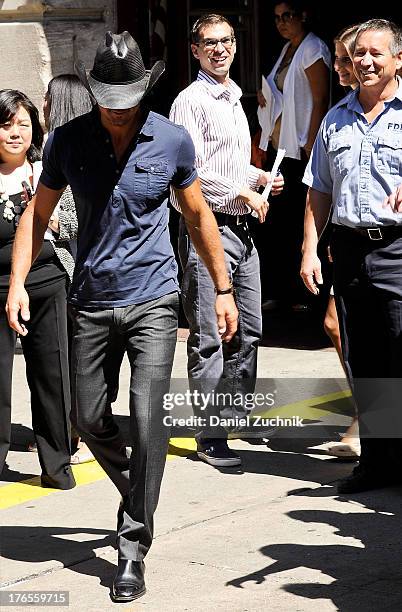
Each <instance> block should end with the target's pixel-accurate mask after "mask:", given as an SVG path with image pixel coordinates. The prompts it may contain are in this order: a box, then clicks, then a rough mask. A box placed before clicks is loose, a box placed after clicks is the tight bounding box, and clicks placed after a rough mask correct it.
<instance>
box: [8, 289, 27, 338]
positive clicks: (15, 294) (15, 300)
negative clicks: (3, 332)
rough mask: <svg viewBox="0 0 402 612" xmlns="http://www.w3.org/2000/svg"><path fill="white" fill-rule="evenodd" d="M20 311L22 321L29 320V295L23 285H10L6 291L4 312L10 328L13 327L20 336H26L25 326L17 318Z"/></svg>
mask: <svg viewBox="0 0 402 612" xmlns="http://www.w3.org/2000/svg"><path fill="white" fill-rule="evenodd" d="M20 312H21V318H22V319H23V321H29V319H30V314H29V297H28V293H27V292H26V290H25V287H24V286H23V285H22V286H17V287H15V286H13V285H11V286H10V290H9V292H8V297H7V304H6V313H7V317H8V324H9V325H10V327H11V328H12V329H14V330H15V331H16V332H17V333H18V334H20V335H21V336H26V335H27V333H28V330H27V328H26V327H25V325H24V324H23V323H20V322H19V320H18V315H19V313H20Z"/></svg>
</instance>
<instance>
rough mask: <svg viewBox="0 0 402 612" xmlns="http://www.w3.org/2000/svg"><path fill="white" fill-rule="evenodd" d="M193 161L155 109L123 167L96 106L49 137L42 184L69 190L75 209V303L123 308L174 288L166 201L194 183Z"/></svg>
mask: <svg viewBox="0 0 402 612" xmlns="http://www.w3.org/2000/svg"><path fill="white" fill-rule="evenodd" d="M194 159H195V153H194V145H193V142H192V140H191V138H190V136H189V134H188V132H187V131H186V130H185V129H184V128H183V127H182V126H178V125H175V124H174V123H172V122H171V121H169V120H168V119H166V118H165V117H162V116H161V115H157V114H156V113H153V112H150V113H149V114H148V116H147V118H146V120H145V123H144V124H143V127H142V128H141V130H140V132H139V133H138V135H137V136H136V138H135V139H134V141H133V142H132V143H131V146H130V147H129V150H128V155H127V156H126V158H125V159H124V160H123V161H122V162H121V163H120V165H119V164H118V163H117V160H116V158H115V155H114V151H113V146H112V143H111V139H110V135H109V133H108V132H107V131H106V130H105V129H104V128H103V126H102V124H101V122H100V117H99V111H98V109H97V107H95V108H94V109H93V110H92V111H91V112H90V113H88V114H86V115H82V116H81V117H77V118H76V119H74V120H73V121H70V122H69V123H66V124H65V125H63V126H61V127H59V128H57V129H56V130H55V131H54V132H53V133H51V134H50V135H49V138H48V141H47V143H46V146H45V150H44V156H43V172H42V175H41V178H40V181H41V183H43V185H45V186H46V187H48V188H50V189H55V190H56V189H61V188H63V187H65V186H66V185H70V186H71V189H72V192H73V195H74V200H75V204H76V208H77V216H78V245H77V246H78V248H77V259H76V266H75V271H74V277H73V281H72V286H71V290H70V296H69V301H70V302H71V303H72V304H74V305H76V306H78V307H79V308H83V309H85V308H87V309H97V308H111V307H117V306H128V305H130V304H140V303H142V302H146V301H149V300H153V299H156V298H158V297H161V296H163V295H166V294H168V293H172V292H174V291H178V283H177V264H176V260H175V257H174V254H173V249H172V245H171V243H170V237H169V229H168V220H169V211H168V206H167V200H168V195H169V186H170V185H173V187H177V188H184V187H187V186H189V185H191V183H193V181H194V180H195V179H196V178H197V172H196V170H195V166H194Z"/></svg>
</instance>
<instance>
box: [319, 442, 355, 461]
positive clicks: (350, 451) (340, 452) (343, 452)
mask: <svg viewBox="0 0 402 612" xmlns="http://www.w3.org/2000/svg"><path fill="white" fill-rule="evenodd" d="M323 450H324V452H325V453H326V454H327V455H330V456H331V457H339V458H340V459H357V458H358V457H360V445H352V444H347V443H346V442H329V443H328V445H327V447H326V448H323Z"/></svg>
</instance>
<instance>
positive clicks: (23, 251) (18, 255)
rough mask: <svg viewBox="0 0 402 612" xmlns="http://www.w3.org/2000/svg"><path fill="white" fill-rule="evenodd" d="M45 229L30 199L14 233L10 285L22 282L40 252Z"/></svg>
mask: <svg viewBox="0 0 402 612" xmlns="http://www.w3.org/2000/svg"><path fill="white" fill-rule="evenodd" d="M45 231H46V225H44V224H43V222H41V221H40V220H39V218H38V216H37V215H35V208H34V201H32V202H31V204H30V205H29V206H28V207H27V208H26V210H25V211H24V214H23V215H22V217H21V220H20V223H19V225H18V228H17V232H16V235H15V240H14V245H13V252H12V268H11V276H10V285H11V284H14V285H15V284H22V285H23V284H24V282H25V279H26V277H27V276H28V272H29V270H30V268H31V266H32V264H33V262H34V261H35V259H36V258H37V256H38V254H39V252H40V249H41V246H42V243H43V236H44V233H45Z"/></svg>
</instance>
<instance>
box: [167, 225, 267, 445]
mask: <svg viewBox="0 0 402 612" xmlns="http://www.w3.org/2000/svg"><path fill="white" fill-rule="evenodd" d="M228 217H229V215H228ZM219 232H220V235H221V239H222V245H223V249H224V252H225V261H226V266H227V270H228V275H229V277H230V278H231V280H232V282H233V287H234V290H235V300H236V305H237V308H238V310H239V324H238V330H237V332H236V334H235V335H234V337H233V338H232V340H231V341H230V342H228V343H225V342H224V343H222V341H221V339H220V336H219V333H218V327H217V324H216V313H215V298H216V293H215V287H214V284H213V282H212V279H211V276H210V275H209V273H208V270H207V268H206V266H205V265H204V263H203V262H202V261H201V259H200V257H199V256H198V254H197V252H196V250H195V248H194V245H193V243H192V242H191V239H190V236H189V234H188V231H187V228H186V225H185V223H184V221H183V219H181V220H180V233H179V255H180V261H181V265H182V268H183V282H182V301H183V308H184V312H185V315H186V317H187V320H188V323H189V326H190V335H189V338H188V342H187V356H188V364H187V370H188V377H189V386H190V389H191V390H192V391H193V392H194V390H197V391H198V392H199V393H204V394H208V393H211V392H213V391H214V390H215V391H216V392H219V393H223V394H225V393H226V394H228V397H232V398H234V397H236V396H237V395H240V396H242V397H244V396H245V395H246V394H252V393H253V392H254V389H255V383H256V376H257V351H258V345H259V342H260V340H261V335H262V317H261V285H260V264H259V258H258V253H257V250H256V248H255V247H254V244H253V241H252V238H251V235H250V232H249V228H248V226H247V224H246V223H243V224H242V225H236V224H235V223H233V224H230V225H220V226H219ZM193 408H194V413H195V414H196V416H200V417H205V416H206V415H205V413H203V412H202V411H200V410H199V408H198V407H197V406H196V405H194V406H193ZM246 414H247V411H246V410H245V409H244V408H243V406H242V405H237V406H234V405H230V403H229V404H228V405H225V406H223V407H222V406H216V405H211V403H210V404H209V406H208V408H207V416H208V417H209V416H212V415H214V416H220V417H222V418H232V417H233V416H237V417H239V418H240V417H244V416H245V415H246ZM207 421H208V418H207ZM196 437H197V438H198V439H201V438H218V437H222V438H226V437H227V433H226V431H225V430H224V429H223V428H222V427H220V426H217V427H208V426H206V427H205V428H202V429H200V430H199V431H198V433H197V436H196Z"/></svg>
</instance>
